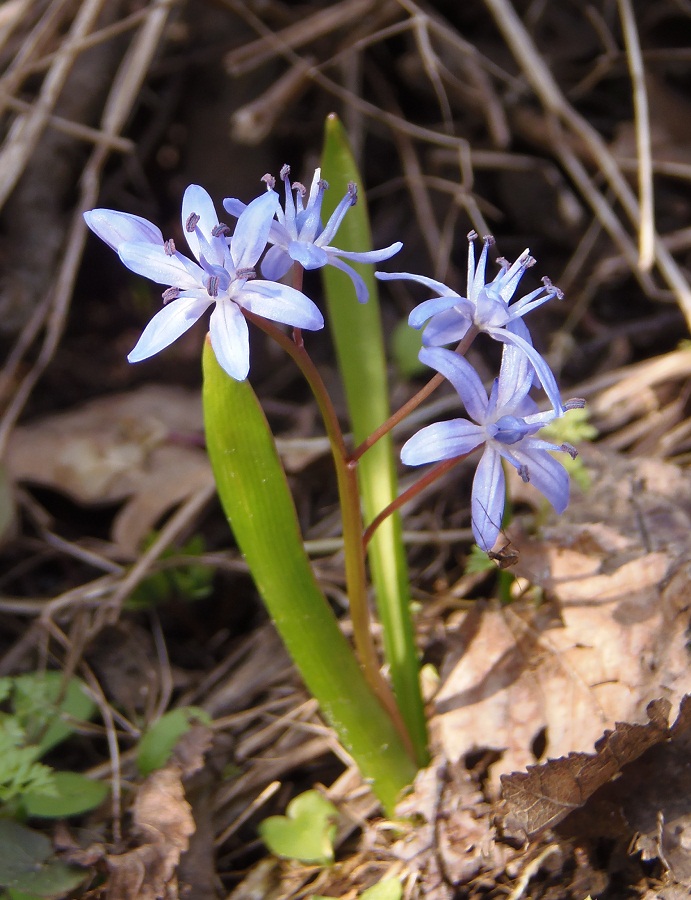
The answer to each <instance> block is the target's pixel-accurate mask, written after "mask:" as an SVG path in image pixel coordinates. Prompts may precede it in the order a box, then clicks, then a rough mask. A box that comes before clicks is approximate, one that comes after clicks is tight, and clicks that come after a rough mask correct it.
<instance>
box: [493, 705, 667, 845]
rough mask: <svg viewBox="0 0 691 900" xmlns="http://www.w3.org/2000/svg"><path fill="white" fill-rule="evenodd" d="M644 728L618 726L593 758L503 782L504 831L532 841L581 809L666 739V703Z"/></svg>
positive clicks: (581, 756) (574, 758) (535, 769)
mask: <svg viewBox="0 0 691 900" xmlns="http://www.w3.org/2000/svg"><path fill="white" fill-rule="evenodd" d="M648 715H649V716H650V721H649V722H648V724H647V725H628V724H626V723H618V724H617V726H616V728H615V729H614V731H607V732H605V735H604V737H603V738H602V739H601V740H599V741H598V742H597V743H596V745H595V753H570V754H569V755H568V756H564V757H561V758H560V759H552V760H550V761H549V762H547V763H545V764H544V765H541V766H528V771H527V772H515V773H514V774H513V775H504V776H503V777H502V793H503V795H504V800H505V803H506V811H505V812H506V814H505V826H506V828H507V830H508V831H510V832H512V833H519V834H522V835H524V836H525V837H528V838H533V837H535V836H536V835H537V834H539V833H540V832H541V831H544V829H545V828H550V827H553V826H554V825H556V824H557V823H558V822H561V820H562V819H564V818H565V817H566V816H568V815H569V813H571V812H573V810H575V809H578V808H579V807H581V806H583V805H584V804H585V803H586V801H587V800H588V799H589V798H590V797H591V796H592V795H593V794H594V793H595V791H596V790H597V789H598V788H600V787H602V785H604V784H606V783H607V782H608V781H610V780H611V779H612V778H614V777H615V776H616V775H619V774H620V772H621V769H622V767H623V766H625V765H626V764H627V763H630V762H632V761H633V760H634V759H637V758H638V757H639V756H641V755H642V754H643V753H645V751H646V750H648V749H649V748H650V747H652V746H654V745H655V744H658V743H660V741H663V740H664V739H665V738H666V737H667V735H668V727H667V725H668V722H667V716H668V715H669V703H668V702H667V701H665V700H656V701H654V702H653V703H651V704H650V705H649V707H648Z"/></svg>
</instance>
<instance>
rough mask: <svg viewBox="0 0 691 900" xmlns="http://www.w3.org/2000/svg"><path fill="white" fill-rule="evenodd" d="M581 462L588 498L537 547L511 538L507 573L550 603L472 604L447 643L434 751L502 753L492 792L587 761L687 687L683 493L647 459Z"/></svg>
mask: <svg viewBox="0 0 691 900" xmlns="http://www.w3.org/2000/svg"><path fill="white" fill-rule="evenodd" d="M587 460H588V464H589V467H590V468H591V469H592V474H593V487H592V489H591V490H590V492H589V493H588V495H587V496H586V497H575V498H574V501H573V503H572V505H571V507H570V508H569V509H568V510H567V512H566V514H565V515H564V516H563V517H562V519H560V520H559V521H558V522H557V523H556V524H555V525H554V526H553V527H552V528H551V530H550V531H549V532H546V534H545V538H544V539H543V540H542V541H528V540H526V539H525V538H521V536H520V534H519V533H518V532H516V533H513V534H511V538H512V540H513V543H514V545H516V546H517V548H518V549H519V551H520V559H519V563H518V565H517V567H516V568H517V569H518V570H519V572H520V573H521V574H523V575H526V576H529V577H530V580H531V581H532V582H533V583H534V584H537V585H539V586H542V587H544V588H545V589H546V590H547V591H548V594H547V596H548V597H549V600H548V601H545V602H544V603H543V604H542V605H541V606H540V607H539V608H535V607H534V605H532V604H529V603H527V602H525V603H521V602H519V603H515V604H513V605H512V606H510V607H508V608H507V609H500V608H499V607H492V606H490V607H482V606H476V607H475V608H474V609H473V610H471V611H470V612H469V613H468V614H467V615H466V618H465V620H464V621H463V624H462V626H461V629H460V631H459V632H458V633H457V634H455V635H452V636H451V639H450V646H451V653H450V658H449V659H448V660H447V662H446V665H445V669H444V671H443V672H442V675H443V685H442V688H441V690H440V692H439V694H438V695H437V701H436V708H437V713H438V724H439V729H440V737H441V742H442V746H443V749H444V752H445V754H446V756H447V758H448V759H450V760H451V761H455V760H458V759H460V758H462V757H464V756H465V755H466V754H467V753H469V752H471V751H474V750H480V749H483V748H489V749H494V750H497V751H499V753H500V754H501V757H500V759H499V761H498V762H497V763H496V764H495V765H494V766H493V767H492V769H491V773H490V788H491V789H493V790H494V792H495V793H496V792H498V782H499V776H500V775H501V774H507V773H509V772H513V771H517V770H521V769H524V768H525V767H526V766H527V765H530V764H534V763H535V762H537V761H539V759H542V758H556V757H562V756H568V754H569V753H574V752H590V751H591V750H592V748H593V745H594V743H595V741H596V740H597V739H598V738H600V737H601V736H602V735H603V733H604V732H605V730H606V729H612V728H614V725H615V722H639V721H645V708H646V706H647V705H648V703H650V702H651V701H652V700H654V699H656V698H659V697H663V698H666V699H667V700H669V701H670V702H671V704H672V707H673V708H674V709H676V708H677V707H678V705H679V702H680V699H681V697H682V696H683V695H684V694H685V693H688V692H689V691H691V671H690V668H689V658H688V650H687V648H686V642H687V634H686V630H687V627H688V618H689V607H690V606H691V583H690V582H691V574H690V573H691V543H690V538H689V535H690V534H691V485H689V483H688V479H687V478H686V477H685V476H684V475H683V474H682V473H681V472H680V470H679V469H677V468H676V467H674V466H671V465H667V464H662V463H658V462H656V461H654V460H644V461H643V460H641V461H637V460H623V459H621V458H620V457H617V456H615V455H612V454H603V453H598V452H594V451H593V452H592V453H588V454H587ZM454 645H455V646H454ZM536 751H537V752H536ZM540 751H542V752H540Z"/></svg>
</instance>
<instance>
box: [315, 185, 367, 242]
mask: <svg viewBox="0 0 691 900" xmlns="http://www.w3.org/2000/svg"><path fill="white" fill-rule="evenodd" d="M355 196H357V194H355ZM352 205H353V194H352V193H351V192H350V191H348V192H347V194H346V195H345V196H344V197H343V199H342V200H341V201H340V203H339V204H338V206H337V207H336V209H335V210H334V211H333V212H332V213H331V216H330V217H329V221H328V222H327V223H326V225H325V226H324V228H323V230H322V232H321V233H320V235H319V237H318V238H317V241H318V242H319V244H320V246H322V247H323V246H324V245H325V244H329V243H331V241H332V240H333V239H334V237H335V235H336V232H337V231H338V229H339V228H340V226H341V222H342V221H343V218H344V217H345V214H346V213H347V212H348V210H349V209H350V207H351V206H352ZM339 252H340V251H339Z"/></svg>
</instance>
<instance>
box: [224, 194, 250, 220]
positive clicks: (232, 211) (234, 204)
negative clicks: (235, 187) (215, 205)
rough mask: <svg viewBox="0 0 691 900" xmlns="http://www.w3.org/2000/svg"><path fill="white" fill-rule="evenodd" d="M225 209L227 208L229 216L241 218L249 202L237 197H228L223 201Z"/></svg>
mask: <svg viewBox="0 0 691 900" xmlns="http://www.w3.org/2000/svg"><path fill="white" fill-rule="evenodd" d="M223 209H225V211H226V212H227V213H228V215H229V216H233V218H235V219H239V218H240V216H241V215H242V214H243V213H244V211H245V210H246V209H247V204H246V203H243V202H242V200H238V199H237V198H236V197H226V198H225V200H224V201H223Z"/></svg>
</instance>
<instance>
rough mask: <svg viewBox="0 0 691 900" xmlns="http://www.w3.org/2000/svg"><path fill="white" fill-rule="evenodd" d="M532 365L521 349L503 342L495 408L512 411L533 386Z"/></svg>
mask: <svg viewBox="0 0 691 900" xmlns="http://www.w3.org/2000/svg"><path fill="white" fill-rule="evenodd" d="M533 371H534V370H533V367H532V365H531V364H530V361H529V360H528V357H527V356H526V355H525V353H524V352H523V350H521V349H519V348H518V347H516V346H515V345H513V344H504V347H503V350H502V355H501V367H500V369H499V385H498V388H497V409H500V410H505V411H506V412H507V413H508V412H514V415H516V414H517V412H515V411H516V410H517V408H518V407H519V406H520V404H521V403H522V401H523V399H524V397H526V396H527V394H528V391H529V390H530V388H531V387H532V386H533Z"/></svg>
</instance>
